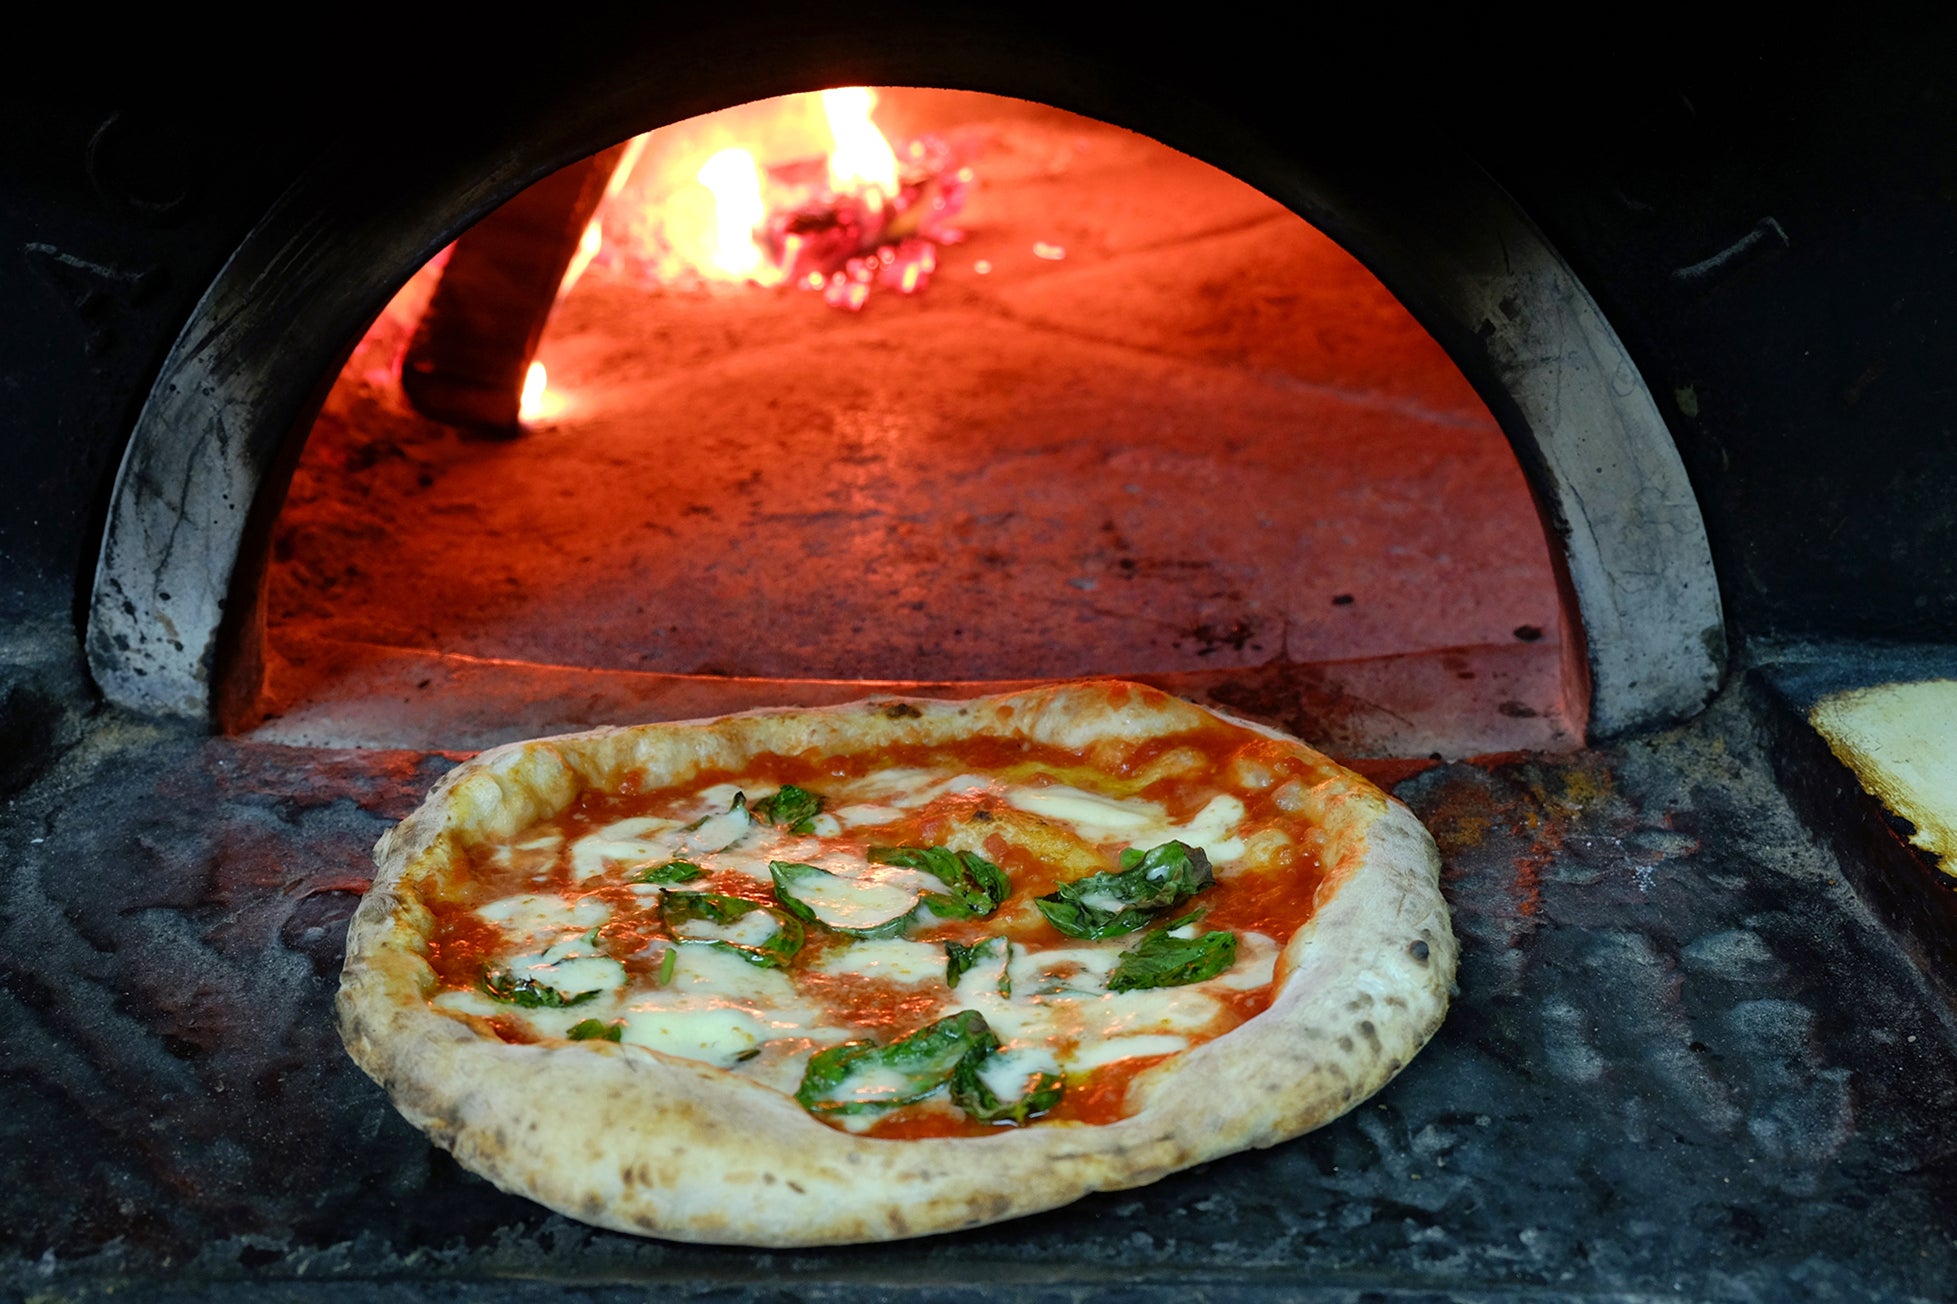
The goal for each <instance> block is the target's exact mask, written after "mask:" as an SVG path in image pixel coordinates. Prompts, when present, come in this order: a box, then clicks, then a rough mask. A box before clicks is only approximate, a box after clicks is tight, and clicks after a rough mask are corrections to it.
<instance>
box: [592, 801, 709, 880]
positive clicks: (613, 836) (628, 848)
mask: <svg viewBox="0 0 1957 1304" xmlns="http://www.w3.org/2000/svg"><path fill="white" fill-rule="evenodd" d="M681 827H683V826H682V824H681V823H680V821H679V820H669V819H662V818H660V817H658V816H655V815H641V816H638V817H635V818H633V819H629V820H619V821H618V822H617V823H615V824H607V825H606V826H605V827H604V828H602V829H599V830H598V831H597V832H596V833H588V834H586V835H585V836H584V837H581V838H579V839H578V840H577V841H576V842H573V843H572V844H571V875H572V877H574V878H576V879H577V880H578V881H579V882H583V881H584V880H585V879H588V878H592V877H595V876H596V875H599V874H602V873H604V872H605V871H606V870H608V869H611V868H612V867H613V866H615V865H629V864H634V863H636V862H638V861H642V860H671V859H672V857H671V856H669V855H667V854H666V852H667V851H669V850H670V849H671V848H672V845H673V839H671V838H661V837H659V836H658V835H659V834H662V833H669V832H671V831H672V830H674V829H677V828H681Z"/></svg>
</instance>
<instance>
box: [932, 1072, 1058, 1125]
mask: <svg viewBox="0 0 1957 1304" xmlns="http://www.w3.org/2000/svg"><path fill="white" fill-rule="evenodd" d="M997 1058H998V1057H997V1056H996V1055H983V1056H981V1055H967V1056H966V1057H965V1058H964V1059H962V1060H959V1061H958V1067H957V1068H955V1069H953V1070H952V1073H951V1099H952V1101H953V1103H955V1104H956V1105H957V1106H958V1108H960V1109H962V1110H964V1111H965V1113H966V1115H967V1116H968V1117H970V1118H974V1119H976V1120H978V1121H979V1122H981V1123H1010V1124H1011V1125H1012V1126H1014V1127H1023V1126H1025V1125H1026V1124H1027V1123H1028V1122H1030V1121H1032V1120H1033V1119H1035V1118H1037V1117H1039V1116H1040V1115H1041V1114H1044V1113H1046V1112H1047V1111H1048V1110H1050V1109H1052V1108H1053V1107H1054V1106H1055V1105H1057V1104H1059V1103H1060V1098H1061V1096H1063V1095H1065V1094H1066V1091H1067V1080H1066V1079H1065V1078H1063V1077H1061V1076H1060V1075H1059V1074H1058V1073H1049V1072H1046V1071H1045V1070H1043V1069H1042V1070H1039V1071H1036V1072H1033V1073H1029V1074H1027V1075H1026V1078H1025V1081H1024V1084H1023V1085H1022V1087H1021V1089H1020V1092H1019V1094H1018V1095H1017V1096H1015V1097H1013V1098H1012V1099H1010V1100H1002V1099H1000V1098H999V1096H998V1094H997V1093H996V1092H994V1091H993V1090H992V1088H991V1087H990V1086H989V1085H987V1083H986V1081H985V1079H984V1077H982V1076H981V1073H982V1071H983V1070H984V1069H985V1068H986V1067H987V1064H988V1063H989V1062H992V1061H995V1060H996V1059H997Z"/></svg>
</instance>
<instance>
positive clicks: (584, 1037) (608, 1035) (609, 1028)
mask: <svg viewBox="0 0 1957 1304" xmlns="http://www.w3.org/2000/svg"><path fill="white" fill-rule="evenodd" d="M624 1031H625V1025H624V1024H622V1023H602V1022H600V1021H599V1020H597V1019H586V1020H584V1021H583V1022H582V1023H574V1024H572V1025H571V1030H570V1031H569V1032H567V1033H565V1034H564V1035H565V1036H566V1037H569V1038H570V1039H571V1040H572V1041H617V1040H618V1039H619V1036H620V1035H621V1034H622V1033H624Z"/></svg>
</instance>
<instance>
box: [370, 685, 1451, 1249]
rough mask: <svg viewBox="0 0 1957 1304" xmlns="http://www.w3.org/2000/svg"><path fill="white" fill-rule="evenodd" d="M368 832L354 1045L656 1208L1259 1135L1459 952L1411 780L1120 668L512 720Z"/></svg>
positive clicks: (496, 1134)
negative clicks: (386, 824) (1052, 683)
mask: <svg viewBox="0 0 1957 1304" xmlns="http://www.w3.org/2000/svg"><path fill="white" fill-rule="evenodd" d="M376 857H377V860H378V862H379V867H380V868H379V874H378V875H377V877H376V879H375V882H374V886H373V889H372V891H370V892H369V893H368V895H367V897H366V899H365V900H364V901H363V902H362V904H361V906H360V909H359V912H358V913H357V914H356V915H355V917H354V921H353V925H352V928H351V930H350V932H349V935H348V942H347V962H346V969H345V972H344V974H343V976H342V980H341V988H340V998H339V1016H340V1026H341V1031H342V1034H343V1036H344V1037H345V1039H346V1043H347V1047H348V1049H349V1050H350V1051H351V1052H352V1055H353V1058H354V1059H355V1060H356V1061H357V1062H358V1063H359V1064H360V1066H361V1067H362V1068H364V1069H365V1070H366V1071H367V1072H368V1073H369V1074H371V1075H372V1076H373V1077H374V1078H375V1080H376V1081H378V1082H379V1083H380V1084H381V1085H382V1086H383V1087H385V1088H386V1089H387V1091H388V1093H389V1094H390V1096H391V1097H392V1098H393V1100H394V1103H395V1104H396V1105H397V1106H398V1107H399V1108H400V1110H401V1111H402V1113H404V1114H405V1115H406V1116H407V1117H408V1119H409V1120H410V1121H412V1122H413V1123H414V1124H416V1125H417V1126H418V1127H420V1128H422V1129H423V1130H424V1131H426V1132H427V1133H428V1134H429V1135H430V1136H431V1137H432V1138H434V1140H435V1141H436V1142H437V1143H438V1144H440V1145H442V1146H444V1147H446V1148H447V1149H449V1150H451V1151H452V1152H454V1154H455V1156H456V1157H457V1158H458V1159H459V1160H460V1161H461V1162H462V1163H463V1164H464V1165H466V1166H467V1167H469V1168H471V1169H473V1170H475V1171H476V1172H479V1173H481V1174H483V1175H484V1176H485V1177H487V1178H489V1179H490V1180H491V1181H493V1182H495V1183H496V1184H497V1185H498V1186H501V1187H503V1188H504V1189H506V1190H510V1191H515V1192H519V1193H521V1194H523V1195H527V1196H530V1197H531V1198H533V1199H536V1200H538V1201H540V1202H542V1203H543V1204H546V1205H548V1206H550V1207H551V1208H553V1209H556V1210H559V1211H560V1212H563V1213H565V1214H568V1215H570V1216H572V1217H575V1218H580V1219H583V1220H585V1221H587V1222H591V1223H596V1224H598V1225H600V1226H604V1227H610V1228H615V1229H618V1230H621V1231H628V1232H638V1233H643V1234H649V1235H655V1236H665V1237H672V1238H676V1239H682V1240H699V1241H716V1242H728V1243H738V1244H751V1245H783V1246H786V1245H816V1244H831V1243H840V1242H851V1241H870V1240H882V1239H892V1238H897V1237H905V1236H918V1235H924V1234H927V1233H931V1232H940V1231H949V1230H954V1229H957V1228H962V1227H971V1226H975V1225H977V1224H980V1223H985V1222H991V1221H994V1220H997V1219H1001V1218H1009V1217H1013V1216H1016V1215H1020V1214H1026V1213H1031V1212H1034V1211H1036V1210H1041V1209H1048V1208H1052V1207H1053V1206H1055V1205H1059V1204H1063V1203H1065V1202H1067V1201H1070V1200H1073V1199H1076V1198H1078V1197H1080V1196H1082V1195H1085V1194H1087V1193H1088V1192H1091V1191H1099V1190H1110V1189H1116V1188H1120V1187H1127V1186H1135V1185H1139V1184H1142V1183H1145V1182H1150V1181H1154V1180H1156V1179H1157V1178H1160V1177H1162V1176H1164V1175H1166V1174H1168V1173H1171V1172H1174V1171H1176V1170H1177V1169H1181V1168H1185V1167H1188V1166H1190V1165H1192V1164H1196V1163H1200V1162H1202V1161H1204V1160H1207V1159H1212V1158H1215V1157H1216V1156H1218V1155H1223V1154H1227V1153H1230V1152H1232V1151H1236V1150H1242V1149H1246V1148H1249V1147H1253V1146H1267V1145H1272V1144H1274V1143H1276V1142H1278V1141H1282V1140H1285V1139H1287V1138H1290V1137H1293V1136H1296V1135H1298V1134H1299V1133H1301V1132H1304V1131H1307V1130H1309V1129H1311V1128H1313V1127H1316V1126H1318V1125H1319V1124H1321V1123H1324V1122H1327V1121H1328V1120H1330V1119H1332V1118H1334V1117H1337V1116H1338V1115H1339V1114H1342V1113H1344V1112H1345V1111H1346V1110H1348V1109H1351V1108H1352V1107H1353V1106H1354V1105H1356V1104H1358V1103H1359V1102H1360V1101H1361V1100H1363V1099H1364V1098H1365V1097H1366V1096H1367V1095H1369V1094H1370V1093H1372V1092H1373V1091H1376V1090H1377V1089H1378V1088H1379V1087H1381V1086H1382V1085H1384V1084H1385V1082H1386V1081H1387V1080H1388V1079H1389V1078H1391V1077H1392V1076H1393V1074H1394V1073H1396V1072H1398V1071H1399V1069H1400V1068H1401V1067H1402V1066H1404V1065H1405V1064H1406V1062H1407V1060H1408V1059H1409V1058H1410V1057H1411V1056H1412V1055H1413V1054H1414V1052H1416V1051H1417V1050H1419V1049H1420V1047H1421V1046H1422V1045H1423V1044H1425V1042H1426V1040H1427V1038H1428V1037H1429V1036H1431V1035H1432V1034H1433V1032H1434V1030H1435V1029H1436V1028H1437V1027H1438V1026H1439V1024H1440V1021H1441V1018H1442V1016H1443V1014H1444V1013H1445V1011H1446V1007H1447V999H1448V993H1449V989H1450V986H1451V984H1452V980H1453V976H1454V964H1455V944H1454V937H1453V934H1452V932H1451V930H1450V928H1449V925H1448V918H1447V910H1446V907H1445V905H1444V904H1443V903H1442V900H1441V897H1440V893H1439V889H1438V882H1437V879H1438V858H1437V856H1436V854H1435V851H1434V846H1433V841H1432V839H1430V838H1429V837H1428V836H1427V833H1426V831H1425V830H1424V829H1422V828H1421V827H1420V825H1419V823H1418V822H1417V821H1416V820H1415V819H1414V818H1413V816H1412V815H1411V814H1409V813H1408V812H1407V810H1406V809H1405V808H1404V807H1403V806H1401V805H1399V804H1398V803H1397V802H1394V801H1393V800H1392V799H1391V798H1389V797H1387V796H1385V795H1384V794H1382V793H1381V792H1380V791H1379V790H1378V789H1376V788H1374V787H1373V786H1372V785H1371V784H1369V783H1367V782H1366V781H1365V780H1364V779H1362V778H1360V777H1359V776H1357V775H1354V774H1352V773H1350V772H1349V771H1346V770H1344V769H1342V768H1340V767H1339V766H1337V765H1336V764H1334V763H1333V762H1331V761H1329V760H1327V759H1326V758H1325V757H1323V756H1321V755H1319V754H1318V753H1317V752H1315V751H1313V750H1312V749H1310V748H1309V747H1306V746H1305V745H1304V744H1302V743H1299V742H1297V741H1295V740H1293V739H1290V738H1287V737H1284V736H1283V735H1280V734H1277V733H1275V732H1273V731H1270V730H1266V729H1263V728H1261V727H1257V726H1252V725H1247V724H1244V723H1240V722H1237V721H1233V720H1228V719H1225V718H1222V717H1220V716H1217V715H1215V714H1212V713H1210V712H1208V711H1205V710H1202V709H1200V708H1198V707H1194V706H1191V705H1189V704H1188V703H1185V702H1182V701H1179V700H1177V699H1175V698H1172V697H1169V696H1167V695H1165V694H1163V693H1160V692H1157V691H1155V690H1152V689H1147V688H1141V687H1137V686H1135V685H1131V684H1120V683H1083V684H1071V685H1063V686H1059V687H1055V688H1051V689H1042V690H1037V691H1033V692H1026V693H1019V694H1013V695H1009V696H1002V697H992V698H984V699H979V700H975V701H966V702H935V701H914V700H892V699H881V700H874V701H868V702H860V703H856V704H853V705H850V706H843V707H834V708H827V709H820V710H804V711H781V712H754V713H749V714H744V715H737V716H729V717H726V718H723V719H718V720H706V721H694V722H688V723H683V724H661V725H646V726H641V727H638V728H630V729H603V730H598V731H595V732H592V733H586V734H577V735H572V736H569V737H564V738H552V739H544V740H541V741H537V742H528V743H518V744H513V745H510V746H507V747H499V748H496V749H494V750H492V751H488V752H484V753H483V754H481V755H480V756H477V757H476V758H475V759H473V760H471V761H469V762H468V763H466V764H464V765H462V766H460V767H458V768H457V769H456V770H454V771H453V772H451V773H450V774H449V775H448V776H447V777H445V778H444V779H443V780H442V782H441V783H440V784H439V785H437V787H436V789H435V790H434V792H433V793H432V794H431V795H430V796H429V798H428V800H427V802H426V803H425V804H424V805H423V806H422V808H421V809H420V810H418V811H417V812H416V813H415V814H414V815H412V816H410V817H409V818H408V819H406V820H404V821H403V822H402V823H401V824H400V825H399V826H398V827H397V828H395V829H394V830H392V831H391V832H390V833H389V834H388V835H387V836H386V837H384V838H383V839H382V840H381V843H380V845H379V847H378V848H377V849H376Z"/></svg>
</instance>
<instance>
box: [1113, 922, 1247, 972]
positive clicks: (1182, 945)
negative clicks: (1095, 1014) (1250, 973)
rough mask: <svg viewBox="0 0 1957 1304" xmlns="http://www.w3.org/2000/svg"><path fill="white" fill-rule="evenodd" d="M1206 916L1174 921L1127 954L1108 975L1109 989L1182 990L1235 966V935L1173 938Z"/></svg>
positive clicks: (1138, 943) (1207, 934)
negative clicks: (1152, 988)
mask: <svg viewBox="0 0 1957 1304" xmlns="http://www.w3.org/2000/svg"><path fill="white" fill-rule="evenodd" d="M1204 913H1205V912H1203V911H1201V910H1198V911H1195V912H1193V913H1191V914H1187V915H1184V916H1183V917H1182V918H1180V919H1174V920H1171V921H1169V922H1168V923H1166V924H1164V925H1162V927H1160V928H1157V929H1155V930H1153V931H1152V932H1150V933H1149V934H1148V935H1147V936H1146V937H1144V938H1142V940H1141V941H1139V942H1137V943H1135V944H1134V945H1133V946H1131V947H1129V948H1128V949H1127V950H1125V951H1123V952H1122V953H1121V958H1120V959H1119V960H1118V961H1116V962H1115V966H1114V972H1113V973H1111V974H1109V975H1108V990H1109V991H1111V992H1132V991H1139V990H1141V989H1143V988H1146V987H1182V986H1186V985H1187V984H1189V983H1200V982H1204V981H1207V980H1208V979H1211V978H1214V977H1216V976H1217V975H1218V974H1220V973H1222V972H1223V971H1224V970H1225V969H1228V968H1229V967H1230V966H1231V965H1233V964H1235V963H1236V962H1237V935H1236V934H1235V933H1231V932H1223V931H1218V932H1214V933H1203V934H1201V935H1200V936H1197V937H1172V936H1170V934H1171V933H1173V932H1174V931H1175V930H1176V929H1178V928H1182V927H1184V926H1186V925H1189V924H1193V923H1195V922H1196V921H1197V920H1199V919H1201V918H1202V917H1203V914H1204Z"/></svg>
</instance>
